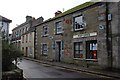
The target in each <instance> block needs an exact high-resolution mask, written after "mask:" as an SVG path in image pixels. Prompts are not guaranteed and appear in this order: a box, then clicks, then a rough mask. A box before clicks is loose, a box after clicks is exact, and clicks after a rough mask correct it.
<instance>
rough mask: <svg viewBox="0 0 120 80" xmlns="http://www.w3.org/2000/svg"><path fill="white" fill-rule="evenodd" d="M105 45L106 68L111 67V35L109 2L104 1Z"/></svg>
mask: <svg viewBox="0 0 120 80" xmlns="http://www.w3.org/2000/svg"><path fill="white" fill-rule="evenodd" d="M105 5H106V44H107V45H106V46H107V53H108V69H112V41H111V40H112V37H111V25H109V24H110V23H109V21H108V14H109V10H108V9H109V7H108V5H109V3H108V2H106V3H105Z"/></svg>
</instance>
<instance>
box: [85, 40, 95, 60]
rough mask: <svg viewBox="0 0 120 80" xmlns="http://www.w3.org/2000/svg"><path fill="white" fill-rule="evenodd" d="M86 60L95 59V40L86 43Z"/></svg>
mask: <svg viewBox="0 0 120 80" xmlns="http://www.w3.org/2000/svg"><path fill="white" fill-rule="evenodd" d="M86 59H97V40H92V41H87V42H86Z"/></svg>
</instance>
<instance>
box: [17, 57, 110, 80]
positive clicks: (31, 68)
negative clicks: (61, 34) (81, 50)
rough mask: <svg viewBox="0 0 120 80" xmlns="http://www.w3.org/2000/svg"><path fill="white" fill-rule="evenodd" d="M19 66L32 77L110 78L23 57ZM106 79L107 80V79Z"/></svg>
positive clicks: (25, 73) (27, 76) (89, 79)
mask: <svg viewBox="0 0 120 80" xmlns="http://www.w3.org/2000/svg"><path fill="white" fill-rule="evenodd" d="M18 67H19V68H21V69H23V73H24V77H25V78H29V80H30V79H35V78H36V79H39V80H40V79H44V78H46V79H47V78H49V79H50V78H54V79H55V78H57V79H58V78H59V79H60V78H62V80H63V79H65V80H66V79H67V78H68V79H69V80H70V79H86V80H93V79H94V80H96V79H100V80H103V79H104V78H106V79H107V80H110V78H109V77H105V76H100V75H94V74H90V73H85V72H76V71H71V70H66V69H64V68H60V67H56V66H51V65H47V64H42V63H38V62H34V61H30V60H26V59H23V60H22V62H21V63H20V64H19V65H18ZM106 79H105V80H106Z"/></svg>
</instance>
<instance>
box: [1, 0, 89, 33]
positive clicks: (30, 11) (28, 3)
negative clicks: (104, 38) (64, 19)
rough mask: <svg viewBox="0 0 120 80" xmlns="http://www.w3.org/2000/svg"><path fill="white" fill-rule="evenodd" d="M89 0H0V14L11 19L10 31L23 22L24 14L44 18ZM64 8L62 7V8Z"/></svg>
mask: <svg viewBox="0 0 120 80" xmlns="http://www.w3.org/2000/svg"><path fill="white" fill-rule="evenodd" d="M86 1H90V0H0V3H1V4H0V15H2V16H4V17H6V18H8V19H11V20H12V23H11V24H10V33H12V31H11V30H12V29H13V28H15V27H16V24H18V25H20V24H22V23H23V22H25V20H26V19H25V17H26V15H29V16H32V17H35V18H38V17H40V16H43V17H44V20H46V19H49V18H52V17H54V13H55V12H56V11H57V10H61V11H62V12H63V10H64V11H66V10H68V9H70V8H73V7H75V6H77V5H80V4H82V3H84V2H86ZM63 8H64V9H63Z"/></svg>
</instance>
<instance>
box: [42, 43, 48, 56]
mask: <svg viewBox="0 0 120 80" xmlns="http://www.w3.org/2000/svg"><path fill="white" fill-rule="evenodd" d="M47 54H48V46H47V44H42V55H47Z"/></svg>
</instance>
